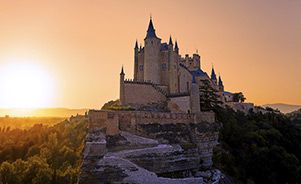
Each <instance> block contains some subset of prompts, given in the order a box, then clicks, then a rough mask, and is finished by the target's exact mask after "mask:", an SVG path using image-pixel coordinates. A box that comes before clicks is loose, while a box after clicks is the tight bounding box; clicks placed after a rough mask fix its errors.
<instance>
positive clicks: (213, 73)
mask: <svg viewBox="0 0 301 184" xmlns="http://www.w3.org/2000/svg"><path fill="white" fill-rule="evenodd" d="M211 80H212V82H213V83H214V84H215V85H217V79H216V75H215V72H214V68H213V66H212V70H211Z"/></svg>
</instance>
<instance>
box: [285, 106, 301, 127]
mask: <svg viewBox="0 0 301 184" xmlns="http://www.w3.org/2000/svg"><path fill="white" fill-rule="evenodd" d="M286 116H287V117H288V118H290V119H291V120H292V121H293V122H296V123H299V124H301V109H299V110H296V111H294V112H291V113H288V114H286Z"/></svg>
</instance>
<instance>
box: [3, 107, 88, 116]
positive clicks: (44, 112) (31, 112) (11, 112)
mask: <svg viewBox="0 0 301 184" xmlns="http://www.w3.org/2000/svg"><path fill="white" fill-rule="evenodd" d="M86 111H89V109H67V108H32V109H31V108H28V109H27V108H25V109H0V116H2V117H4V116H6V115H8V116H11V117H70V116H71V115H76V114H85V112H86Z"/></svg>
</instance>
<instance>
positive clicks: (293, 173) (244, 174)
mask: <svg viewBox="0 0 301 184" xmlns="http://www.w3.org/2000/svg"><path fill="white" fill-rule="evenodd" d="M215 112H216V116H217V117H216V118H217V121H218V122H219V123H221V124H222V129H221V132H220V138H219V142H220V144H219V146H218V147H217V148H216V149H215V150H214V164H215V167H217V168H219V169H221V170H222V171H223V172H224V173H226V174H227V175H228V176H230V177H231V178H232V179H233V180H234V181H235V183H259V184H260V183H271V184H274V183H280V184H282V183H283V184H284V183H292V184H293V183H294V184H295V183H301V164H300V160H301V118H300V117H301V109H300V110H299V111H295V112H293V113H290V114H286V115H284V114H280V113H278V112H277V111H271V112H268V113H265V114H262V113H261V112H260V113H254V112H253V111H252V110H250V111H249V113H248V114H244V113H243V112H240V111H238V112H235V111H233V110H232V109H231V108H225V109H224V108H215Z"/></svg>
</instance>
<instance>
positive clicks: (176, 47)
mask: <svg viewBox="0 0 301 184" xmlns="http://www.w3.org/2000/svg"><path fill="white" fill-rule="evenodd" d="M175 49H179V47H178V42H177V40H176V42H175Z"/></svg>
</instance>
